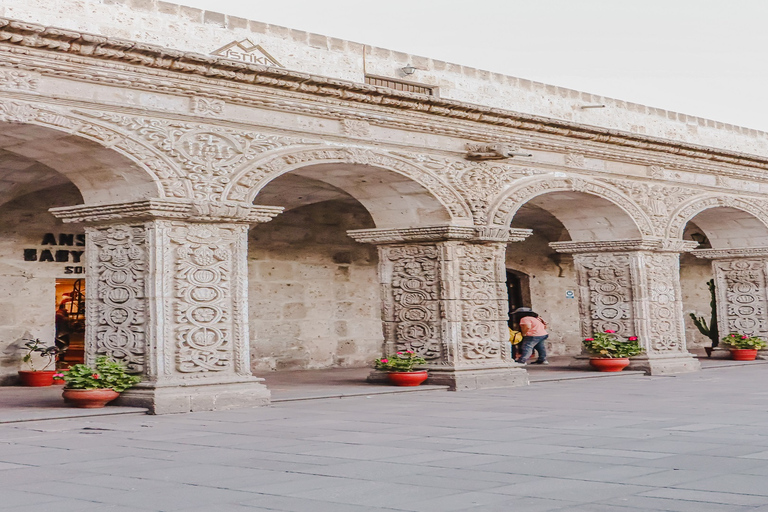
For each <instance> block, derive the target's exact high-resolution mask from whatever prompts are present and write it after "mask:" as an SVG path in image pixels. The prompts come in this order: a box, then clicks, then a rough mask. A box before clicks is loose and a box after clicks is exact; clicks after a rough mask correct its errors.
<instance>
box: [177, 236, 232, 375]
mask: <svg viewBox="0 0 768 512" xmlns="http://www.w3.org/2000/svg"><path fill="white" fill-rule="evenodd" d="M244 229H245V227H244V226H227V225H216V224H189V223H181V222H170V223H169V238H170V242H171V244H170V247H168V248H167V250H168V251H172V252H173V255H172V257H173V261H174V264H173V266H174V269H173V290H174V297H175V299H176V300H175V301H174V303H173V304H174V320H175V322H174V324H175V325H174V339H175V343H176V369H177V370H178V371H179V372H181V373H206V372H221V371H228V370H231V369H232V368H233V365H234V352H235V350H234V348H235V340H234V336H235V335H236V330H235V329H234V328H233V327H234V326H233V317H232V313H233V310H235V309H237V306H236V305H234V304H233V300H236V299H237V298H238V294H235V293H233V282H232V280H233V267H234V265H235V258H237V257H238V255H236V254H235V253H234V250H235V249H242V248H241V247H236V243H237V241H238V239H239V238H240V237H241V236H242V234H243V230H244ZM235 285H236V283H235Z"/></svg>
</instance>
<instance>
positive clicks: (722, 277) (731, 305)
mask: <svg viewBox="0 0 768 512" xmlns="http://www.w3.org/2000/svg"><path fill="white" fill-rule="evenodd" d="M712 269H713V270H714V273H715V290H716V291H717V299H718V312H717V313H718V318H717V320H718V325H720V326H721V327H720V333H721V334H722V335H723V336H725V335H727V334H728V333H731V332H735V333H740V334H746V335H747V336H760V337H762V338H765V337H768V323H767V322H768V318H766V313H767V312H768V308H766V305H767V304H768V286H767V283H768V260H766V259H764V258H761V259H752V258H732V259H715V260H713V261H712Z"/></svg>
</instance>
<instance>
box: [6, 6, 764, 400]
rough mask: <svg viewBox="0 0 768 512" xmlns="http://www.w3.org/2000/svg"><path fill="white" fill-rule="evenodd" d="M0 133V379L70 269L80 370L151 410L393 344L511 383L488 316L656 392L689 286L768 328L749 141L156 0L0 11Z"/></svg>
mask: <svg viewBox="0 0 768 512" xmlns="http://www.w3.org/2000/svg"><path fill="white" fill-rule="evenodd" d="M409 67H413V68H416V69H415V72H414V73H413V74H408V73H407V72H409V71H411V69H409ZM596 105H604V107H601V108H584V107H592V106H596ZM0 125H1V126H2V131H0V219H1V220H0V230H2V231H3V236H2V237H1V238H0V253H1V254H2V255H3V260H2V263H0V377H1V378H2V382H3V383H5V384H12V383H13V382H14V379H15V373H16V370H17V369H18V367H19V359H20V358H19V354H20V346H21V342H22V340H23V339H25V338H29V337H39V338H41V339H44V340H53V338H54V325H55V311H56V307H57V304H59V303H61V302H62V301H63V300H64V301H65V302H67V301H66V300H65V299H64V296H63V295H62V293H63V292H62V290H64V289H65V288H66V287H69V286H74V285H75V282H76V280H77V279H78V278H84V280H83V281H80V282H78V286H82V287H84V290H85V291H84V296H85V302H84V306H85V307H84V310H83V311H81V312H79V313H78V314H81V315H82V319H81V320H82V321H83V322H84V324H85V340H84V344H85V351H86V359H87V360H89V361H91V360H93V359H94V358H95V357H96V356H98V355H101V354H107V355H110V356H112V357H114V358H117V359H120V360H123V361H125V362H126V363H128V364H129V366H130V367H131V368H132V369H133V371H135V372H137V373H140V374H141V375H142V377H143V379H144V380H143V382H142V384H141V385H139V386H138V387H137V388H135V389H133V390H131V391H129V392H127V393H125V394H124V397H123V398H122V399H123V400H124V401H125V402H127V403H136V404H143V405H148V406H150V407H151V408H152V409H153V411H154V412H157V413H164V412H181V411H189V410H206V409H219V408H226V407H231V406H237V405H243V404H261V403H267V402H268V400H269V390H268V389H267V388H266V387H265V386H264V385H263V384H262V383H261V380H260V379H259V378H258V376H259V375H263V374H264V373H265V372H269V371H275V370H282V369H315V368H331V367H356V366H357V367H360V366H366V365H368V364H369V363H370V361H371V360H372V359H373V358H375V357H377V356H379V355H380V354H381V353H382V352H384V353H387V352H390V351H391V350H393V349H395V348H397V349H402V348H409V349H413V350H415V351H416V352H418V353H419V354H421V355H423V356H424V357H425V358H427V359H428V360H429V366H430V369H431V379H432V381H433V382H436V383H448V384H450V385H451V386H452V387H454V388H455V389H459V390H460V389H473V388H478V387H491V386H513V385H522V384H525V383H526V382H527V375H526V372H525V370H524V368H522V367H520V366H519V365H517V364H515V363H514V362H513V361H512V360H511V358H510V354H509V344H508V343H507V341H506V339H507V331H506V322H507V312H508V310H509V300H508V299H510V298H511V299H512V302H514V303H516V304H515V305H516V306H519V305H526V306H531V307H533V308H534V309H535V310H536V311H538V312H540V313H541V314H542V315H543V316H544V317H546V318H547V320H548V322H549V324H550V327H551V335H550V340H549V345H550V350H551V351H552V352H553V353H554V354H560V355H572V356H575V355H578V354H579V353H580V342H581V339H582V337H583V336H585V335H588V334H590V333H591V332H593V331H596V330H603V329H608V328H612V329H614V330H617V331H618V332H619V333H620V334H622V335H626V336H629V335H637V336H639V337H640V339H641V341H642V342H643V344H644V347H645V349H646V353H645V355H643V356H640V357H638V358H636V359H635V360H634V362H633V365H634V367H636V368H642V369H645V370H647V371H648V372H650V373H654V374H663V373H675V372H686V371H695V370H697V369H698V362H697V360H696V359H695V358H694V357H693V356H692V355H691V354H690V353H689V348H690V347H692V346H701V345H702V344H703V343H705V341H706V340H705V338H703V337H702V336H701V335H700V334H698V332H697V331H696V329H695V328H694V327H693V325H692V324H691V322H690V319H688V318H687V313H688V312H690V311H696V312H698V313H699V314H704V315H708V309H709V292H708V290H707V287H706V284H705V283H706V281H707V280H709V279H711V278H713V277H714V278H715V279H716V283H717V293H718V319H719V324H720V326H721V327H720V328H721V331H726V330H732V331H739V332H743V333H749V334H756V335H761V336H765V335H766V334H768V323H767V322H766V309H765V308H766V300H767V299H768V297H766V256H767V255H768V252H767V251H768V249H767V248H768V228H767V227H766V226H767V224H768V180H766V173H765V171H766V169H768V134H766V133H763V132H759V131H756V130H749V129H745V128H740V127H736V126H731V125H726V124H722V123H717V122H714V121H710V120H705V119H699V118H695V117H691V116H686V115H682V114H677V113H674V112H667V111H663V110H659V109H655V108H650V107H646V106H642V105H637V104H632V103H627V102H624V101H620V100H613V99H610V98H604V97H597V96H593V95H590V94H587V93H582V92H578V91H572V90H567V89H562V88H558V87H555V86H549V85H545V84H540V83H535V82H530V81H526V80H522V79H518V78H513V77H508V76H503V75H499V74H495V73H490V72H487V71H482V70H477V69H472V68H467V67H463V66H457V65H453V64H450V63H445V62H439V61H434V60H430V59H428V58H423V57H417V56H413V55H406V54H401V53H397V52H392V51H389V50H385V49H381V48H372V47H369V46H364V45H362V44H358V43H352V42H348V41H342V40H339V39H334V38H329V37H325V36H320V35H317V34H309V33H305V32H300V31H296V30H291V29H287V28H283V27H276V26H271V25H266V24H263V23H259V22H256V21H249V20H245V19H242V18H236V17H232V16H226V15H224V14H220V13H215V12H204V11H200V10H197V9H192V8H188V7H183V6H178V5H174V4H170V3H166V2H162V1H155V0H125V1H122V0H102V1H99V0H82V1H78V2H73V1H71V0H70V1H64V0H5V1H4V2H3V4H2V6H0ZM83 235H85V236H83ZM57 283H58V285H59V286H58V293H57ZM510 284H511V285H512V286H511V288H510V287H509V286H508V285H510ZM70 297H71V296H70ZM71 302H74V301H69V303H71Z"/></svg>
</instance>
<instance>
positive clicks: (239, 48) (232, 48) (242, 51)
mask: <svg viewBox="0 0 768 512" xmlns="http://www.w3.org/2000/svg"><path fill="white" fill-rule="evenodd" d="M211 55H216V56H218V57H224V58H225V59H230V60H237V61H240V62H248V63H251V64H261V65H262V66H275V67H278V68H283V67H285V66H283V65H282V64H280V63H279V62H278V61H277V59H275V58H274V57H273V56H272V55H270V54H269V53H268V52H267V50H265V49H264V48H262V46H261V45H259V44H254V43H253V42H251V40H250V39H242V40H240V41H232V42H231V43H229V44H225V45H224V46H222V47H221V48H219V49H218V50H214V51H212V52H211Z"/></svg>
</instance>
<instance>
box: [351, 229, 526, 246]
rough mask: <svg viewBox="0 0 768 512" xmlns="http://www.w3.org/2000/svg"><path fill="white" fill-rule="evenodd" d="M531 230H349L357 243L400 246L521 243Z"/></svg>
mask: <svg viewBox="0 0 768 512" xmlns="http://www.w3.org/2000/svg"><path fill="white" fill-rule="evenodd" d="M531 233H532V231H531V230H530V229H514V228H492V227H487V226H480V227H478V226H425V227H418V228H403V229H355V230H351V231H347V235H349V236H350V237H351V238H352V239H354V240H355V241H356V242H360V243H363V244H376V245H384V244H399V243H404V242H408V243H417V242H446V241H449V240H462V241H467V242H504V243H508V242H522V241H523V240H525V239H526V238H527V237H528V236H530V234H531Z"/></svg>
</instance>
